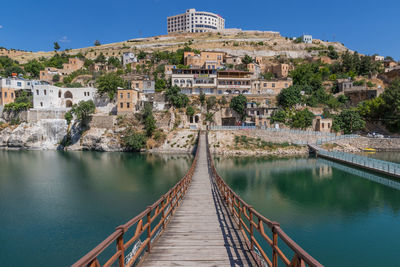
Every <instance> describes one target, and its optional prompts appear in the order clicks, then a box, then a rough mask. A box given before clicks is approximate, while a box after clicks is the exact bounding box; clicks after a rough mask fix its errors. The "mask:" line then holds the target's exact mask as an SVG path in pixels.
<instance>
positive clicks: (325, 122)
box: [313, 116, 333, 133]
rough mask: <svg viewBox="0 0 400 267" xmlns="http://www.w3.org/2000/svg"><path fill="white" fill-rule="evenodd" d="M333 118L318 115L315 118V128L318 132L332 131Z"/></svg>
mask: <svg viewBox="0 0 400 267" xmlns="http://www.w3.org/2000/svg"><path fill="white" fill-rule="evenodd" d="M332 122H333V119H332V118H325V119H324V118H322V116H317V117H316V118H315V119H314V120H313V129H314V130H315V131H317V132H324V133H330V132H331V131H332Z"/></svg>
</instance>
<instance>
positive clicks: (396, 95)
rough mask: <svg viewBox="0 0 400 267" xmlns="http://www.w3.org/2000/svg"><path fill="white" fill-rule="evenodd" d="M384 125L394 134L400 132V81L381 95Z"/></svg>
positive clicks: (396, 81)
mask: <svg viewBox="0 0 400 267" xmlns="http://www.w3.org/2000/svg"><path fill="white" fill-rule="evenodd" d="M381 97H382V99H383V102H384V104H383V109H384V114H383V118H384V124H385V125H386V126H387V127H388V128H389V129H390V130H391V131H394V132H400V79H398V80H395V81H394V82H393V83H392V84H391V85H390V86H389V87H388V88H386V90H385V91H384V92H383V93H382V95H381Z"/></svg>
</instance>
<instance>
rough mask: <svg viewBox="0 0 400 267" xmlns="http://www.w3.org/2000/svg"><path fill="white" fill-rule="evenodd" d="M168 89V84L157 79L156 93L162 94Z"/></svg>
mask: <svg viewBox="0 0 400 267" xmlns="http://www.w3.org/2000/svg"><path fill="white" fill-rule="evenodd" d="M166 87H167V83H166V81H165V80H164V79H156V84H155V89H156V92H162V91H164V90H165V88H166Z"/></svg>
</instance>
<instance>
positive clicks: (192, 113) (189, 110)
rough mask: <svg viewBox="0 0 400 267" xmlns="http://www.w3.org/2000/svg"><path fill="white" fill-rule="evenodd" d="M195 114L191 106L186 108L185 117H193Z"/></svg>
mask: <svg viewBox="0 0 400 267" xmlns="http://www.w3.org/2000/svg"><path fill="white" fill-rule="evenodd" d="M194 113H195V110H194V107H192V106H188V107H187V108H186V115H188V116H189V117H191V116H193V115H194Z"/></svg>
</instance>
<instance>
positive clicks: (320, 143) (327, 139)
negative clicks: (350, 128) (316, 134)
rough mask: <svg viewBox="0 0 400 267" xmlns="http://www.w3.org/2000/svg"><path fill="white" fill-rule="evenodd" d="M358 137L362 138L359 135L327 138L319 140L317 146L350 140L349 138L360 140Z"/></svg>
mask: <svg viewBox="0 0 400 267" xmlns="http://www.w3.org/2000/svg"><path fill="white" fill-rule="evenodd" d="M358 137H360V136H359V135H357V134H345V135H338V136H334V137H326V138H322V139H318V140H317V142H316V144H317V145H322V144H323V143H327V142H331V141H336V140H342V139H349V138H358Z"/></svg>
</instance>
